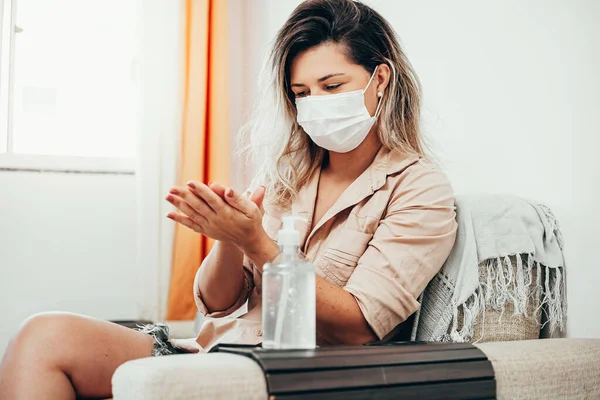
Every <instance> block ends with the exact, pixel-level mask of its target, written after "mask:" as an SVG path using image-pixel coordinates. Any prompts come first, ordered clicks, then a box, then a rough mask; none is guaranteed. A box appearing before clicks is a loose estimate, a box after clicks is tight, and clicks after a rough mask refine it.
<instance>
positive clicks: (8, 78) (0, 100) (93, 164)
mask: <svg viewBox="0 0 600 400" xmlns="http://www.w3.org/2000/svg"><path fill="white" fill-rule="evenodd" d="M17 3H18V0H0V59H1V58H4V57H8V70H3V69H2V64H0V141H1V142H2V143H5V144H6V151H5V152H3V151H2V150H0V171H39V172H45V171H49V172H70V173H96V174H127V175H132V174H134V173H135V169H136V168H135V167H136V157H88V156H66V155H65V156H63V155H44V154H21V153H15V152H14V151H13V129H12V118H13V106H14V83H15V82H14V68H15V57H14V54H15V36H16V34H17V33H18V32H17V31H16V29H17V26H16V16H17ZM5 8H6V9H8V10H10V16H7V15H5V14H7V13H5ZM5 23H7V25H8V28H7V27H6V26H5V25H4V24H5ZM5 33H8V35H9V40H8V46H6V47H7V48H5V46H4V45H3V44H4V40H3V39H4V38H3V35H4V34H5ZM136 108H137V107H136ZM2 115H4V117H2ZM136 136H137V132H136Z"/></svg>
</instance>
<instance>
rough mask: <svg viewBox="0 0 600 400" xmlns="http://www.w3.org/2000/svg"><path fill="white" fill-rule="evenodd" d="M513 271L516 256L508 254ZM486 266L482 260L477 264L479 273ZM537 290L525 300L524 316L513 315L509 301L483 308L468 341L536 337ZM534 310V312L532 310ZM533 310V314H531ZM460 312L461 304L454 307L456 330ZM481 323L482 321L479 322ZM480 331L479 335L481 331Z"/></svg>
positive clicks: (538, 321)
mask: <svg viewBox="0 0 600 400" xmlns="http://www.w3.org/2000/svg"><path fill="white" fill-rule="evenodd" d="M510 259H511V264H512V265H513V266H514V267H513V272H514V271H515V268H516V265H517V263H516V259H515V257H514V256H510ZM484 268H487V264H486V263H485V262H483V263H481V264H479V269H480V272H483V271H482V270H483V269H484ZM536 270H537V268H536V267H533V269H532V276H533V277H535V276H536V272H537V271H536ZM535 284H536V282H535V278H534V279H533V280H532V283H531V286H530V289H531V291H532V292H533V291H534V289H535ZM540 298H541V296H540V293H539V292H538V293H536V295H535V297H530V298H529V300H528V302H527V316H525V315H513V314H514V311H515V308H514V305H513V303H512V302H511V301H507V302H506V303H505V306H504V309H503V310H496V309H494V308H492V307H489V306H488V307H486V309H485V317H484V313H479V315H478V317H477V319H476V322H475V326H474V332H473V337H472V339H471V340H470V341H471V342H477V343H484V342H508V341H512V340H530V339H539V337H540V327H541V316H542V314H541V310H540V309H539V304H540ZM536 310H537V312H536ZM534 312H535V314H534ZM462 321H463V311H462V307H459V309H458V329H459V330H460V329H461V328H462ZM482 322H483V323H482ZM482 333H483V334H482Z"/></svg>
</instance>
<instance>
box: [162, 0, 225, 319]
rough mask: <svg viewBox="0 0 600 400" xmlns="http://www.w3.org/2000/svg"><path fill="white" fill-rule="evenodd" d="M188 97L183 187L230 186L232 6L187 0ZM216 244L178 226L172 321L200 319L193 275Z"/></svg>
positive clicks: (181, 174)
mask: <svg viewBox="0 0 600 400" xmlns="http://www.w3.org/2000/svg"><path fill="white" fill-rule="evenodd" d="M185 1H186V32H185V41H186V43H185V49H186V51H185V64H184V66H185V71H184V74H185V75H184V76H185V95H184V96H185V98H184V104H183V107H184V108H183V121H182V130H181V135H182V138H181V139H182V140H181V166H180V167H181V168H180V172H179V178H178V180H179V183H180V185H185V183H186V182H187V181H189V180H191V179H194V180H200V181H203V182H205V183H207V182H209V181H215V182H219V183H222V184H225V185H228V184H229V152H230V151H229V149H230V147H229V118H228V109H229V104H228V86H227V80H228V76H227V75H228V68H227V67H228V60H227V58H228V57H227V52H228V43H227V3H228V2H227V1H224V0H185ZM212 243H213V241H212V239H208V238H207V237H204V236H201V235H199V234H197V233H196V232H193V231H191V230H189V229H188V228H186V227H184V226H181V225H179V224H177V227H176V230H175V243H174V248H173V264H172V270H171V282H170V287H169V300H168V307H167V315H166V319H167V320H190V319H194V317H195V314H196V305H195V303H194V298H193V295H192V285H193V283H194V276H195V273H196V270H197V269H198V266H199V265H200V263H201V262H202V259H203V258H204V257H205V256H206V255H207V254H208V252H209V251H210V247H211V246H212Z"/></svg>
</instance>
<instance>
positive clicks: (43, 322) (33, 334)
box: [9, 312, 77, 352]
mask: <svg viewBox="0 0 600 400" xmlns="http://www.w3.org/2000/svg"><path fill="white" fill-rule="evenodd" d="M76 318H77V316H76V315H73V314H68V313H58V312H45V313H39V314H34V315H32V316H30V317H29V318H27V319H26V320H25V321H24V322H23V324H21V327H20V328H19V331H18V332H17V334H16V335H15V336H14V337H13V338H12V340H11V342H10V344H9V346H10V347H12V348H18V349H19V350H21V351H28V350H37V349H39V348H43V349H44V351H45V352H51V351H52V349H56V348H60V346H59V345H60V344H61V343H62V344H64V343H65V342H66V341H68V339H66V338H68V335H69V334H71V335H73V334H74V332H73V325H74V324H75V320H76Z"/></svg>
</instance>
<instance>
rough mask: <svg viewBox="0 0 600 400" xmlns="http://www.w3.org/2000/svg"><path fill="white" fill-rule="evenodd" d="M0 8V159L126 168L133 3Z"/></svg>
mask: <svg viewBox="0 0 600 400" xmlns="http://www.w3.org/2000/svg"><path fill="white" fill-rule="evenodd" d="M0 5H1V6H2V7H1V10H2V11H1V12H0V16H1V23H2V25H1V49H0V54H1V56H2V57H1V60H2V62H1V64H0V157H3V156H4V157H5V159H6V158H7V157H8V159H12V160H15V159H19V158H20V159H21V162H20V164H21V166H22V164H23V163H24V162H23V159H24V160H30V161H32V160H33V162H34V164H35V163H36V162H35V160H39V159H44V160H55V161H56V160H60V163H62V165H67V164H69V163H70V162H71V161H73V160H75V159H77V163H76V164H77V165H78V166H79V167H80V168H83V169H86V167H85V164H89V165H90V166H93V165H99V164H98V163H100V164H103V165H108V164H110V163H113V161H114V164H115V165H117V166H118V167H117V169H122V168H123V165H125V164H127V165H130V166H132V165H133V158H134V157H135V152H136V140H135V139H136V88H135V82H134V72H135V68H134V66H135V63H134V55H135V43H136V36H135V24H136V0H0ZM82 159H89V161H90V162H85V161H84V162H83V163H82ZM124 160H125V161H127V160H129V162H125V163H123V161H124ZM25 164H27V162H25ZM82 165H84V167H81V166H82ZM2 166H3V165H2V164H0V167H2ZM25 166H27V165H25ZM4 167H6V166H5V165H4ZM50 169H53V168H50ZM91 169H94V168H93V167H91ZM109 169H110V168H109Z"/></svg>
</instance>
